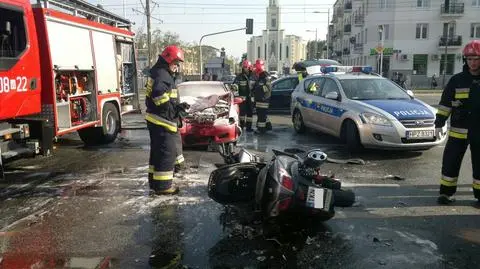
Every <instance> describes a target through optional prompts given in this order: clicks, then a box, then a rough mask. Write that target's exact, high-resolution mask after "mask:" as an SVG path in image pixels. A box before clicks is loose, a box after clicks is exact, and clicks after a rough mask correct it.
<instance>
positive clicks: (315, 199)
mask: <svg viewBox="0 0 480 269" xmlns="http://www.w3.org/2000/svg"><path fill="white" fill-rule="evenodd" d="M324 197H325V189H321V188H315V187H310V186H309V187H308V192H307V201H306V206H307V207H312V208H317V209H323V208H324V206H325V205H324Z"/></svg>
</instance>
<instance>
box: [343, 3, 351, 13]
mask: <svg viewBox="0 0 480 269" xmlns="http://www.w3.org/2000/svg"><path fill="white" fill-rule="evenodd" d="M344 8H345V12H352V2H347V3H345V5H344Z"/></svg>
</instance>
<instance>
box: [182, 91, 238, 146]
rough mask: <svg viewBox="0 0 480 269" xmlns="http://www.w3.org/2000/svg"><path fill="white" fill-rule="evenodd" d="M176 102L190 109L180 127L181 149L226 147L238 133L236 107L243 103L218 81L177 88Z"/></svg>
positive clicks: (235, 139) (234, 139)
mask: <svg viewBox="0 0 480 269" xmlns="http://www.w3.org/2000/svg"><path fill="white" fill-rule="evenodd" d="M177 89H178V93H179V95H180V102H187V103H188V104H189V105H190V109H189V110H188V111H187V112H188V116H187V117H186V118H184V119H183V126H182V127H181V128H180V134H181V136H182V142H183V145H184V146H199V145H215V144H228V143H234V142H236V141H237V139H238V137H239V136H240V134H241V129H240V128H239V122H238V112H239V107H238V105H239V104H240V103H242V102H243V99H242V98H240V97H234V95H233V93H232V92H231V91H230V90H229V89H227V86H226V85H225V84H224V83H223V82H220V81H191V82H183V83H180V84H179V85H177Z"/></svg>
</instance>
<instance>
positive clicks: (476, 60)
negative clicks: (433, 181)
mask: <svg viewBox="0 0 480 269" xmlns="http://www.w3.org/2000/svg"><path fill="white" fill-rule="evenodd" d="M463 59H464V63H465V64H464V66H463V71H462V72H460V73H458V74H455V75H454V76H453V77H452V78H450V80H449V81H448V84H447V86H446V87H445V89H444V90H443V94H442V97H441V99H440V104H439V108H438V112H437V115H436V120H435V128H436V129H435V133H436V137H437V139H439V138H441V137H442V136H443V135H445V134H443V133H442V127H444V126H445V122H446V121H447V119H448V118H449V117H450V130H449V132H448V141H447V144H446V146H445V150H444V152H443V161H442V177H441V180H440V196H439V197H438V203H440V204H450V203H452V202H453V201H455V200H454V198H453V195H454V194H455V192H456V190H457V180H458V175H459V171H460V166H461V164H462V160H463V156H464V154H465V151H466V150H467V147H468V145H469V144H470V151H471V158H472V170H473V194H474V196H475V198H476V199H477V200H478V201H479V202H480V125H479V124H478V123H479V122H480V40H473V41H470V42H469V43H468V44H467V45H465V47H464V49H463Z"/></svg>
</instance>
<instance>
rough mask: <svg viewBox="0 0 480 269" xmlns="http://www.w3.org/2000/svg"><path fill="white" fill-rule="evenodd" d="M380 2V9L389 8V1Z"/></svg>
mask: <svg viewBox="0 0 480 269" xmlns="http://www.w3.org/2000/svg"><path fill="white" fill-rule="evenodd" d="M379 1H380V5H379V6H380V8H382V9H383V8H387V1H388V0H379Z"/></svg>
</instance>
